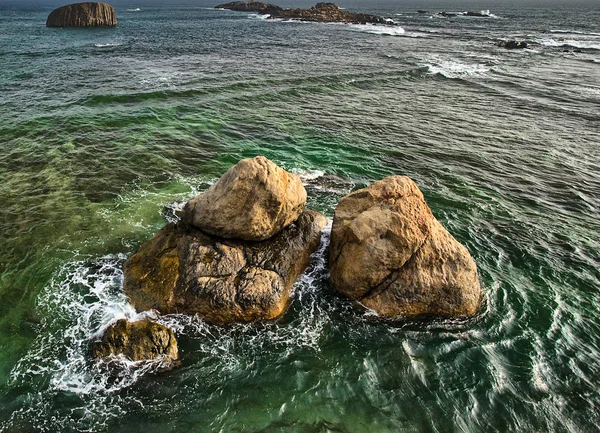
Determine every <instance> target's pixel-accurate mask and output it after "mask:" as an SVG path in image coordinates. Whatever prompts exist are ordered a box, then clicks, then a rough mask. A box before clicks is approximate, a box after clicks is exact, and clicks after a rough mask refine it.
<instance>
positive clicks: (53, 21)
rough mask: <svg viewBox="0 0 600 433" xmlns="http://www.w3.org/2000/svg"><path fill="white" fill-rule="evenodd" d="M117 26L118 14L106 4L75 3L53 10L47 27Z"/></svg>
mask: <svg viewBox="0 0 600 433" xmlns="http://www.w3.org/2000/svg"><path fill="white" fill-rule="evenodd" d="M116 25H117V14H116V13H115V10H114V9H113V7H112V6H111V5H109V4H106V3H99V2H87V3H74V4H70V5H67V6H62V7H60V8H58V9H55V10H53V11H52V12H51V13H50V15H48V20H47V21H46V27H112V26H116Z"/></svg>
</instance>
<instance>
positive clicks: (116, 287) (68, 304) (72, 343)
mask: <svg viewBox="0 0 600 433" xmlns="http://www.w3.org/2000/svg"><path fill="white" fill-rule="evenodd" d="M123 259H124V256H107V257H103V258H100V259H98V260H97V261H78V262H71V263H69V264H67V265H65V266H64V267H63V268H62V269H61V270H60V271H59V272H58V273H57V275H56V276H55V277H54V278H53V279H52V280H51V282H50V283H49V285H48V286H47V287H46V289H44V290H43V291H42V292H41V294H40V296H39V298H38V310H39V313H40V315H41V316H42V317H43V318H44V319H43V321H42V324H41V326H42V332H40V337H38V339H37V340H36V341H35V343H34V344H33V349H32V350H30V351H29V353H28V354H27V355H26V356H25V357H24V358H22V359H21V360H20V361H19V363H18V364H17V366H16V367H15V368H14V369H13V371H12V372H11V381H12V382H13V383H21V382H28V379H30V378H32V376H37V375H40V374H42V375H49V381H50V388H51V389H54V390H60V391H68V392H73V393H77V394H89V393H96V392H113V391H116V390H118V389H121V388H123V387H126V386H130V385H131V384H133V383H135V382H136V381H137V379H138V378H139V377H140V376H141V375H143V374H144V373H146V372H147V371H149V370H152V369H154V368H156V366H157V365H156V363H155V362H141V363H140V362H138V363H134V362H130V361H125V360H123V359H115V360H114V361H115V362H118V363H120V364H122V367H123V373H122V374H119V375H118V376H117V377H116V378H115V379H114V380H109V379H110V377H109V376H108V375H106V374H102V373H101V369H102V366H101V365H100V364H94V363H90V362H89V361H88V358H89V356H88V350H89V345H90V343H91V342H92V341H93V340H94V339H96V338H97V337H98V336H99V335H100V334H101V333H102V332H103V330H104V329H106V327H107V326H108V325H110V324H111V323H113V322H114V321H116V320H118V319H121V318H126V319H129V320H136V319H139V318H142V317H147V316H148V314H147V313H142V314H137V313H136V312H135V310H134V308H133V307H132V306H131V305H130V304H129V303H128V302H127V298H126V297H125V294H124V293H123V291H122V290H121V286H122V278H123V275H122V272H121V266H120V265H121V263H122V261H123Z"/></svg>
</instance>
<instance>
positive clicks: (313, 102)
mask: <svg viewBox="0 0 600 433" xmlns="http://www.w3.org/2000/svg"><path fill="white" fill-rule="evenodd" d="M115 6H116V8H117V14H118V16H119V25H118V27H117V28H115V29H92V30H82V31H73V30H64V29H46V28H45V27H44V26H43V24H44V20H45V18H46V16H47V14H48V12H49V11H50V10H51V9H52V7H51V6H50V5H33V6H31V5H28V6H24V5H19V6H8V5H4V4H2V5H0V25H2V26H3V28H5V29H6V32H5V33H4V34H3V35H0V64H1V65H2V66H0V95H1V97H0V114H1V117H0V119H1V120H0V146H2V152H1V154H0V203H1V206H0V236H1V238H2V239H1V245H2V247H1V248H0V272H1V275H0V431H2V432H11V433H12V432H40V431H44V432H45V431H49V432H55V431H94V432H96V431H124V432H125V431H127V432H130V431H132V432H137V431H140V432H141V431H144V432H152V431H161V432H164V431H172V432H180V431H182V430H189V431H194V432H206V431H222V432H363V431H364V432H454V431H469V432H476V431H486V432H487V431H499V432H507V431H515V432H517V431H518V432H520V431H556V432H563V431H564V432H593V431H595V430H596V427H597V425H598V424H599V423H600V407H599V404H600V401H599V398H598V386H599V383H598V379H597V378H598V376H599V373H600V365H599V360H600V353H599V350H600V320H599V319H598V308H599V306H600V298H599V296H598V290H597V288H598V285H599V282H600V271H599V265H600V254H599V253H598V251H599V248H600V237H599V236H598V231H599V228H600V224H599V223H598V211H599V209H600V175H599V173H600V170H599V169H600V167H599V164H598V161H599V156H600V154H599V150H598V142H599V141H600V140H599V139H600V134H599V132H598V131H599V130H600V129H599V126H600V115H599V111H598V107H599V106H600V87H599V86H598V83H599V82H600V80H599V79H600V64H599V63H598V59H599V57H600V54H599V53H600V36H598V35H599V34H600V29H598V26H597V23H598V22H599V21H598V11H597V8H596V9H594V8H593V7H587V6H585V5H580V6H578V8H579V9H577V8H570V9H568V10H566V9H564V8H558V7H552V8H539V7H537V8H536V7H529V8H526V7H521V8H517V7H514V6H510V5H508V4H507V5H499V6H498V10H497V11H492V12H494V13H495V14H496V15H498V17H499V18H497V19H484V21H482V20H473V19H466V18H465V19H462V20H461V19H456V20H443V19H438V18H435V17H433V18H429V15H427V16H420V15H418V14H414V10H416V9H417V8H422V6H421V5H418V6H414V7H413V6H412V5H403V6H394V5H393V4H392V5H390V4H385V3H381V4H377V5H373V4H366V3H365V4H362V5H361V4H359V3H356V4H353V5H351V6H352V7H354V8H356V9H362V10H365V11H367V12H377V13H382V14H386V15H390V16H393V17H394V18H395V19H397V21H398V22H399V23H400V24H401V25H402V27H403V28H404V30H405V33H404V35H400V36H386V35H382V34H378V33H381V32H382V31H385V29H383V30H382V29H380V28H370V27H360V26H359V27H352V26H343V25H320V24H299V23H281V22H271V21H266V20H263V19H261V18H260V17H255V16H251V15H250V16H248V15H246V14H235V13H232V12H227V11H215V10H212V9H211V8H210V6H212V5H211V4H206V5H204V4H196V5H193V6H190V5H186V6H178V7H169V8H166V7H164V6H161V7H158V6H148V7H144V6H139V5H134V4H127V3H115ZM137 7H140V9H141V10H140V11H133V10H129V9H135V8H137ZM349 7H350V6H349ZM427 8H429V9H432V10H436V8H437V9H439V10H441V9H452V8H450V7H448V6H447V5H441V6H439V5H438V6H436V5H434V4H431V5H428V7H427ZM465 8H468V9H473V10H479V9H486V8H487V7H486V5H481V7H479V5H472V4H469V5H456V8H455V9H457V10H462V9H465ZM396 14H402V15H396ZM509 37H520V38H522V39H525V38H526V39H527V40H529V41H530V43H531V45H532V49H531V50H527V51H521V52H511V51H505V50H502V49H499V48H497V47H496V42H497V40H499V39H502V38H505V39H506V38H509ZM573 46H580V47H583V52H582V53H574V52H572V48H569V47H573ZM594 47H599V48H594ZM565 49H566V50H567V51H566V52H565V51H564V50H565ZM569 50H571V51H569ZM255 155H265V156H267V157H268V158H270V159H272V160H273V161H275V162H277V163H278V164H280V165H281V166H283V167H285V168H286V169H288V170H292V171H295V172H297V173H299V174H300V175H301V177H302V178H303V179H304V181H305V184H306V187H307V190H308V194H309V205H310V207H311V208H313V209H315V210H318V211H321V212H323V213H324V214H325V215H326V216H328V217H332V215H333V209H334V208H335V205H336V203H337V202H338V201H339V199H340V198H341V197H343V196H344V195H345V194H347V193H348V192H350V191H351V190H353V189H355V188H358V187H362V186H364V185H366V184H368V183H369V182H372V181H374V180H377V179H380V178H382V177H384V176H387V175H392V174H403V175H408V176H410V177H412V178H413V179H414V180H415V181H416V182H417V183H418V185H419V186H420V187H421V189H422V190H423V192H424V194H425V196H426V199H427V201H428V203H429V204H430V206H431V208H432V210H433V212H434V214H435V215H436V217H437V218H438V219H439V220H440V221H441V222H442V223H443V224H444V225H445V226H446V227H447V228H448V229H449V230H450V232H451V233H452V234H453V235H454V236H455V237H456V238H457V239H458V240H459V241H461V242H462V243H464V244H465V245H466V246H467V247H468V248H469V250H470V251H471V253H472V255H473V257H474V258H475V260H476V262H477V264H478V266H479V271H480V277H481V282H482V285H483V287H484V291H485V302H484V305H483V307H482V310H481V312H480V313H479V314H478V316H477V317H475V318H473V319H470V320H458V321H442V320H437V321H433V322H431V321H428V322H419V321H417V322H394V323H390V322H384V321H380V320H378V319H377V318H375V317H373V316H371V315H369V314H365V313H363V312H361V311H358V310H356V309H354V308H353V307H352V305H350V304H349V303H348V302H346V301H344V300H343V299H340V298H338V297H337V296H335V295H334V294H333V293H332V292H331V289H330V287H329V284H328V282H327V272H326V265H325V262H324V258H325V256H326V248H327V245H328V235H327V233H326V234H325V235H324V238H323V244H322V248H321V250H320V252H319V253H317V254H315V256H314V258H313V265H312V267H311V269H309V271H308V272H307V274H306V275H305V276H303V278H302V279H301V280H300V281H299V282H298V284H297V286H296V292H295V297H294V300H293V302H292V305H291V307H290V310H289V311H288V312H287V313H286V314H285V316H284V317H282V318H281V319H280V320H278V321H276V322H273V323H260V324H253V325H243V326H242V325H239V326H231V327H217V326H212V325H207V324H205V323H203V322H201V321H199V320H197V319H194V318H189V317H184V316H167V317H163V318H161V319H160V320H162V321H163V322H164V323H166V324H168V325H170V326H173V327H174V329H176V331H177V334H178V338H179V340H180V344H181V353H182V356H183V366H182V368H180V369H178V370H175V371H172V372H169V373H166V374H163V375H158V376H154V375H144V374H143V373H144V370H143V368H142V369H140V368H134V367H132V368H131V370H130V371H128V372H127V373H126V374H124V375H122V376H120V377H116V378H114V377H109V376H106V375H105V374H103V373H102V372H101V371H99V370H98V369H97V368H96V367H95V366H94V365H93V364H91V363H90V362H89V361H88V359H87V347H88V346H87V345H88V344H89V342H90V341H91V340H93V338H94V337H95V336H96V335H97V334H98V332H99V331H100V330H101V329H102V327H104V326H106V325H107V324H108V323H110V322H111V321H113V320H115V319H116V318H119V317H129V318H133V317H135V316H136V313H135V312H134V311H133V309H132V308H131V307H130V306H129V305H128V303H127V301H126V299H125V298H124V296H123V294H122V289H121V283H122V281H121V279H122V274H121V270H120V269H121V266H122V264H123V262H124V260H125V259H126V257H127V256H128V255H129V254H131V253H132V252H134V251H135V250H136V249H137V248H138V247H139V245H140V244H141V243H142V242H144V241H145V240H147V239H148V238H150V237H151V236H152V235H153V233H155V232H156V231H157V230H158V229H159V228H160V227H162V225H164V224H165V222H166V221H169V220H172V219H173V218H175V217H174V213H173V209H175V208H176V207H177V206H179V204H180V203H181V202H183V201H185V200H187V199H189V198H190V197H192V196H193V195H195V194H197V193H198V192H200V191H203V190H204V189H206V188H207V187H208V186H209V185H210V183H211V182H213V181H214V180H215V179H216V178H218V177H219V176H220V175H221V174H223V173H224V171H225V170H226V169H227V168H229V167H230V166H231V165H233V164H234V163H236V162H237V161H238V160H239V159H241V158H245V157H252V156H255Z"/></svg>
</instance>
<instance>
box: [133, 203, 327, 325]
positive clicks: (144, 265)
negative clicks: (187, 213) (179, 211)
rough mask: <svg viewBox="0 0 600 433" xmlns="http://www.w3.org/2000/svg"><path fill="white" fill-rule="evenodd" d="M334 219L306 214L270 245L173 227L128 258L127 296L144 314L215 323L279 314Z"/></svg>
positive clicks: (268, 242) (189, 227) (267, 317)
mask: <svg viewBox="0 0 600 433" xmlns="http://www.w3.org/2000/svg"><path fill="white" fill-rule="evenodd" d="M326 224H327V221H326V219H325V217H323V216H322V215H320V214H318V213H316V212H312V211H305V212H304V213H302V214H301V215H300V217H299V218H298V219H297V220H296V222H295V223H293V224H291V225H290V226H288V227H287V228H285V229H284V230H283V231H281V232H280V233H279V234H277V235H276V236H274V237H272V238H271V239H268V240H266V241H262V242H252V241H243V240H227V239H223V238H219V237H216V236H211V235H208V234H206V233H204V232H202V231H201V230H198V229H197V228H194V227H192V226H190V225H188V224H186V223H185V222H183V221H180V222H178V223H176V224H174V223H171V224H168V225H166V226H165V227H163V228H162V229H161V230H160V231H159V232H158V233H157V234H156V235H155V236H154V237H153V238H152V239H151V240H150V241H149V242H147V243H146V244H144V245H142V247H141V248H140V250H139V251H138V252H137V253H136V254H134V255H132V256H131V257H130V258H129V259H128V260H127V262H126V263H125V266H124V273H125V281H124V289H125V293H126V294H127V295H128V296H129V298H130V299H131V302H132V303H133V305H134V307H135V308H136V309H137V310H138V311H145V310H149V309H155V310H158V311H159V312H160V313H163V314H167V313H186V314H198V315H199V316H200V317H201V318H203V319H204V320H206V321H208V322H213V323H232V322H249V321H253V320H258V319H275V318H277V317H278V316H280V315H281V314H282V313H283V312H284V311H285V310H286V308H287V306H288V304H289V300H290V294H291V291H292V286H293V284H294V281H295V280H296V279H297V278H298V277H299V276H300V275H301V274H302V272H304V270H305V269H306V267H307V266H308V265H309V264H310V256H311V254H312V253H313V252H314V251H316V249H317V248H318V247H319V244H320V239H321V230H322V229H323V227H324V226H325V225H326Z"/></svg>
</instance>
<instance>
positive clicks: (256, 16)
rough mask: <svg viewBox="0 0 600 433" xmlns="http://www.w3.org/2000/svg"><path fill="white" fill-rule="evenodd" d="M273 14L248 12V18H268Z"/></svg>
mask: <svg viewBox="0 0 600 433" xmlns="http://www.w3.org/2000/svg"><path fill="white" fill-rule="evenodd" d="M270 17H271V15H268V14H267V15H262V14H248V18H250V19H259V20H268V19H269V18H270Z"/></svg>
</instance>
